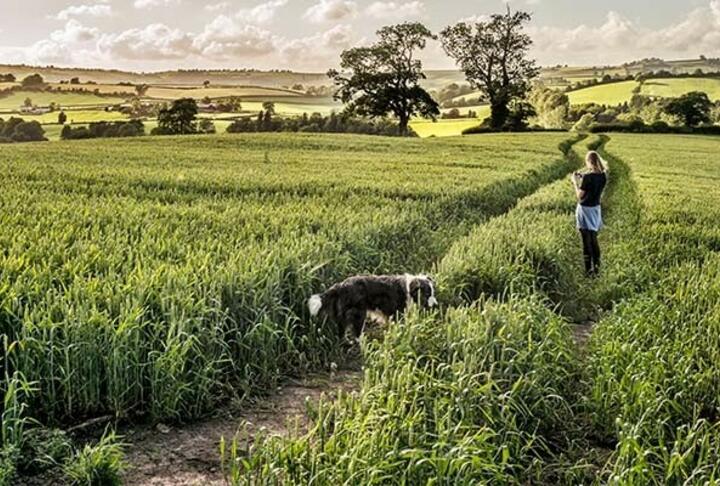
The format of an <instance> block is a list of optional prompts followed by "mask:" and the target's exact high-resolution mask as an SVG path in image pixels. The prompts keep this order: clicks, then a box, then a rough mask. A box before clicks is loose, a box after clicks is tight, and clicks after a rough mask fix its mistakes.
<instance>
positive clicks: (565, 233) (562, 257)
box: [437, 137, 602, 316]
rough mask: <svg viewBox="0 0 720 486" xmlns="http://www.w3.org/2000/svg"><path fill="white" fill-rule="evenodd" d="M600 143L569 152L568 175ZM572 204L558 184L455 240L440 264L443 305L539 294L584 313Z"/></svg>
mask: <svg viewBox="0 0 720 486" xmlns="http://www.w3.org/2000/svg"><path fill="white" fill-rule="evenodd" d="M601 143H602V139H599V138H597V137H596V138H595V139H593V140H590V141H588V142H587V143H586V144H583V145H582V148H581V145H580V144H579V145H577V146H576V147H575V148H574V149H573V150H570V151H569V152H568V167H567V169H566V172H568V173H569V172H570V171H571V170H573V169H577V168H579V167H580V166H581V159H582V157H583V156H584V154H583V153H581V152H582V150H583V148H585V147H593V148H595V147H597V146H599V144H601ZM575 204H576V203H575V200H574V198H573V196H572V188H571V187H570V184H569V182H568V181H567V180H564V179H562V180H558V181H556V182H554V183H552V184H549V185H547V186H545V187H543V188H542V189H540V190H539V191H537V192H536V193H534V194H532V195H531V196H529V197H527V198H524V199H522V200H521V201H520V202H519V204H518V205H517V207H515V208H514V209H513V210H512V211H510V212H508V213H506V214H504V215H502V216H500V217H498V218H496V219H494V220H492V221H490V222H489V223H487V224H482V225H479V226H477V227H476V229H474V230H473V231H472V232H471V233H470V234H469V235H468V236H467V237H465V238H462V239H459V240H458V241H456V242H455V244H454V245H453V246H452V247H451V248H450V250H449V251H448V253H447V254H446V255H445V256H444V257H443V259H442V260H441V261H440V262H439V264H438V269H437V273H438V276H439V279H440V287H441V289H443V291H444V293H445V295H443V300H444V301H446V302H454V303H456V304H460V303H463V302H465V303H470V302H473V301H475V300H476V299H479V298H481V297H482V296H483V295H491V296H496V297H501V296H504V295H526V296H527V295H533V294H535V293H536V292H541V293H542V294H543V295H545V296H546V297H547V298H549V299H550V301H551V302H553V303H554V304H555V305H558V306H560V310H561V311H562V312H563V313H565V314H566V315H569V316H580V315H581V314H583V313H585V314H587V313H588V312H589V311H588V309H587V307H588V305H589V304H588V295H587V294H588V291H587V288H586V287H587V285H586V281H585V279H584V278H583V277H582V273H581V272H580V271H579V263H580V262H581V261H582V256H581V253H580V248H581V246H580V244H579V241H578V240H579V237H577V235H576V232H575V230H574V216H573V214H574V209H575Z"/></svg>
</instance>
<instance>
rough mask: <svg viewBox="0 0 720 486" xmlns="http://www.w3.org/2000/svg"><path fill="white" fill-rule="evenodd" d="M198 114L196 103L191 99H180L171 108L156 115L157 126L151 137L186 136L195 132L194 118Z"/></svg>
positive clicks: (164, 109)
mask: <svg viewBox="0 0 720 486" xmlns="http://www.w3.org/2000/svg"><path fill="white" fill-rule="evenodd" d="M197 114H198V107H197V102H196V101H195V100H194V99H193V98H180V99H179V100H175V101H173V103H172V106H170V107H168V108H163V109H161V110H160V112H159V113H158V126H157V127H156V128H155V129H153V132H152V133H153V135H187V134H191V133H196V132H197V126H196V124H195V118H196V116H197Z"/></svg>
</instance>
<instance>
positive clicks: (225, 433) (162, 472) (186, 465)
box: [119, 370, 362, 486]
mask: <svg viewBox="0 0 720 486" xmlns="http://www.w3.org/2000/svg"><path fill="white" fill-rule="evenodd" d="M361 380H362V372H361V371H358V370H347V371H338V372H336V373H333V374H330V375H313V376H308V377H306V378H304V379H302V380H299V381H293V382H288V383H286V384H285V385H283V386H282V387H281V388H279V389H278V390H277V391H276V393H274V394H273V395H271V396H270V397H268V398H265V399H262V400H258V401H257V402H256V403H254V404H252V405H251V406H248V408H246V409H244V410H231V409H227V410H223V411H222V412H220V413H219V415H218V416H217V417H215V418H212V419H208V420H205V421H202V422H197V423H193V424H190V425H186V426H166V425H163V424H158V425H157V426H155V427H153V428H147V427H146V428H133V429H127V430H121V431H119V433H121V434H122V435H123V436H124V439H123V440H124V442H125V443H127V444H128V446H127V448H126V460H127V462H128V463H129V468H128V470H127V471H126V473H125V476H124V480H125V484H127V485H139V486H150V485H152V486H170V485H173V486H191V485H193V486H194V485H203V486H214V485H224V484H225V481H224V479H223V475H222V471H221V470H220V456H219V444H220V438H221V437H225V439H226V440H229V439H231V438H232V437H233V436H234V435H235V434H236V433H237V431H238V430H239V429H242V428H244V427H247V428H246V429H245V430H247V431H248V432H249V433H250V434H251V435H252V434H254V433H257V432H259V431H260V430H266V431H267V432H269V433H272V434H278V435H286V434H287V433H288V432H289V431H288V424H289V423H295V421H296V420H297V421H298V423H299V425H300V427H306V426H307V424H308V418H307V414H306V413H305V411H306V409H307V405H306V401H307V400H310V401H313V402H317V401H318V400H319V399H320V397H321V396H322V395H325V396H326V397H328V398H330V399H333V398H334V397H336V396H337V394H338V391H340V390H342V391H345V392H350V391H353V390H357V389H359V388H360V382H361Z"/></svg>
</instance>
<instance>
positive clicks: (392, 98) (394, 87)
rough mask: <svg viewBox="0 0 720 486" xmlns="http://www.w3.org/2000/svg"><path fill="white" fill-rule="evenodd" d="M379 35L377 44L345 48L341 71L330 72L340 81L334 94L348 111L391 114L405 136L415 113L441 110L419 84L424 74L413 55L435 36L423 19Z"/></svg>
mask: <svg viewBox="0 0 720 486" xmlns="http://www.w3.org/2000/svg"><path fill="white" fill-rule="evenodd" d="M377 35H378V41H377V42H376V43H375V44H373V45H371V46H369V47H356V48H352V49H349V50H346V51H345V52H343V53H342V55H341V60H340V66H341V71H337V70H331V71H329V72H328V76H329V77H330V78H332V79H333V80H334V81H335V84H336V85H337V86H338V91H337V93H336V94H335V98H336V99H339V100H342V101H343V102H344V103H345V104H346V105H347V110H348V112H349V113H353V114H357V115H360V116H369V117H371V118H375V117H383V116H387V115H388V114H392V115H394V116H395V117H396V118H397V119H398V130H399V132H400V134H401V135H405V134H407V133H408V124H409V122H410V119H411V118H412V117H413V116H416V115H419V116H422V117H425V118H432V119H435V118H436V117H437V116H438V115H439V114H440V109H439V107H438V104H437V102H436V101H435V100H434V99H433V98H432V96H430V94H429V93H428V92H427V91H425V89H423V88H422V86H420V81H421V80H422V79H425V74H424V73H423V70H422V62H421V61H420V60H419V59H416V58H415V53H416V51H418V50H422V49H424V48H425V46H426V44H427V40H428V39H434V38H435V37H434V36H433V34H432V32H430V31H429V30H428V29H427V27H425V26H424V25H423V24H421V23H412V22H408V23H403V24H399V25H393V26H388V27H384V28H382V29H380V30H379V31H378V32H377Z"/></svg>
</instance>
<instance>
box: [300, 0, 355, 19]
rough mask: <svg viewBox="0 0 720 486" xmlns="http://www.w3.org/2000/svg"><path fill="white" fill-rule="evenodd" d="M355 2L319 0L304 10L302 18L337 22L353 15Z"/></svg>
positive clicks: (347, 0)
mask: <svg viewBox="0 0 720 486" xmlns="http://www.w3.org/2000/svg"><path fill="white" fill-rule="evenodd" d="M356 14H357V4H356V3H355V2H354V1H352V0H320V1H319V2H318V3H316V4H314V5H312V6H311V7H310V8H308V9H307V10H306V11H305V15H304V18H306V19H308V20H310V21H311V22H317V23H320V22H337V21H340V20H345V19H348V18H351V17H354V16H355V15H356Z"/></svg>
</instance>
